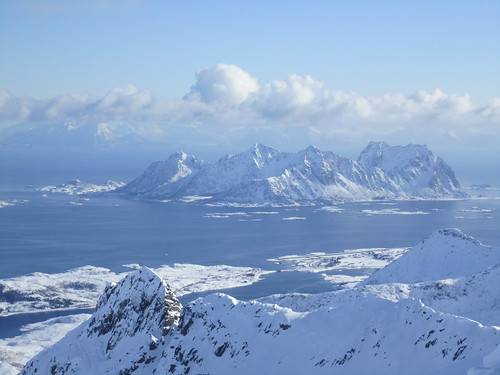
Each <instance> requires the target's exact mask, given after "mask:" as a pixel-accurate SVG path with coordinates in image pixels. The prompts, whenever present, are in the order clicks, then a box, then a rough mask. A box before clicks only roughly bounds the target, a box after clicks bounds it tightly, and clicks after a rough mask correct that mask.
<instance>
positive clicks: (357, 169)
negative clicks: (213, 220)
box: [115, 142, 466, 204]
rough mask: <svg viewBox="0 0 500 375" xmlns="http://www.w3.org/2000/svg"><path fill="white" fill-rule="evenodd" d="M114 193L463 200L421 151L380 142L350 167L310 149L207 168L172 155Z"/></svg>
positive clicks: (262, 150)
mask: <svg viewBox="0 0 500 375" xmlns="http://www.w3.org/2000/svg"><path fill="white" fill-rule="evenodd" d="M115 192H116V193H118V194H122V195H126V196H134V197H140V198H147V199H182V198H183V197H185V196H204V197H210V199H211V201H212V202H213V201H216V202H236V203H258V204H266V203H283V204H291V203H297V202H299V203H301V202H313V201H345V200H370V199H410V198H424V199H426V198H427V199H428V198H459V197H465V196H466V194H465V193H464V192H463V191H462V189H461V188H460V185H459V183H458V181H457V180H456V178H455V175H454V173H453V171H452V169H451V168H450V167H449V166H448V165H447V164H446V163H445V162H444V161H443V160H442V159H441V158H439V157H434V155H433V154H432V152H431V151H430V150H429V149H428V148H427V147H426V146H421V145H408V146H404V147H403V146H389V145H388V144H387V143H385V142H371V143H370V144H369V145H368V146H367V147H366V148H365V149H364V150H363V152H362V153H361V155H360V157H359V158H358V160H357V161H354V160H350V159H347V158H344V157H341V156H339V155H336V154H334V153H332V152H324V151H320V150H319V149H317V148H315V147H312V146H310V147H308V148H306V149H305V150H302V151H299V152H297V153H286V152H280V151H278V150H276V149H273V148H271V147H267V146H263V145H259V144H257V145H255V146H254V147H252V148H251V149H249V150H247V151H246V152H243V153H240V154H237V155H228V156H226V157H224V158H222V159H220V160H219V161H218V162H217V163H213V164H206V163H203V162H202V161H200V160H199V159H198V158H196V157H195V156H191V157H188V156H187V155H186V154H184V153H176V154H173V155H172V156H171V157H170V158H169V159H168V160H167V161H165V162H156V163H153V164H152V165H151V166H150V167H149V168H148V169H147V170H146V171H145V172H144V173H143V174H142V175H141V176H139V177H138V178H137V179H136V180H134V181H132V182H131V183H130V184H128V185H126V186H124V187H122V188H119V189H117V190H116V191H115Z"/></svg>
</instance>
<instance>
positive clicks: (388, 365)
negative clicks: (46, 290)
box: [21, 230, 500, 375]
mask: <svg viewBox="0 0 500 375" xmlns="http://www.w3.org/2000/svg"><path fill="white" fill-rule="evenodd" d="M433 246H436V247H435V248H434V251H435V252H436V255H435V256H434V257H432V258H430V255H429V252H432V247H433ZM471 253H474V254H475V257H476V258H477V259H476V260H475V261H474V264H473V265H472V266H471V268H469V263H470V261H471V258H470V254H471ZM406 254H413V255H411V256H410V255H406ZM406 254H405V255H403V256H401V257H400V258H398V259H397V260H395V261H394V262H393V264H394V265H397V263H398V262H399V264H400V267H406V266H407V264H406V263H405V262H406V261H405V260H404V257H410V258H411V260H412V261H414V262H416V264H417V265H418V264H426V263H427V262H428V261H429V259H434V260H436V261H437V260H438V259H445V260H446V261H447V263H446V264H443V263H441V264H440V267H438V266H437V265H434V269H438V268H441V269H442V270H444V272H442V273H439V272H431V273H427V274H424V275H423V276H422V277H421V278H424V277H448V276H449V275H448V274H447V271H446V270H445V269H446V267H447V265H448V266H450V267H451V269H452V271H451V274H450V275H452V276H453V277H455V279H446V280H431V279H427V280H425V281H423V282H420V283H415V284H404V283H402V282H401V281H399V282H398V281H397V280H399V276H397V277H392V278H390V280H389V279H388V282H389V283H388V284H375V283H374V282H373V283H371V284H370V283H367V285H363V286H361V287H358V288H354V289H346V290H341V291H336V292H329V293H323V294H321V295H305V294H291V295H277V296H269V297H265V298H261V299H260V300H253V301H247V302H243V301H238V300H236V299H234V298H232V297H230V296H227V295H224V294H220V293H218V294H211V295H209V296H206V297H203V298H199V299H197V300H195V301H193V302H191V303H189V304H188V305H186V306H184V307H183V308H182V310H181V306H180V303H179V302H178V301H177V299H176V298H175V296H174V295H173V293H172V290H171V289H170V288H169V287H168V286H167V285H166V284H165V282H164V281H163V280H162V279H161V278H160V277H159V276H157V274H156V273H154V272H153V271H151V270H149V269H146V268H141V269H139V270H137V271H135V272H133V273H131V274H129V275H127V276H126V277H125V278H124V279H122V281H120V282H119V283H118V284H113V285H111V286H110V287H108V288H107V289H106V290H105V292H104V294H103V296H102V297H101V299H100V301H99V303H98V306H97V309H96V311H95V313H94V314H93V315H92V317H91V318H90V319H89V320H88V321H86V322H85V323H83V324H82V325H81V326H79V327H78V328H76V329H75V330H74V331H72V332H70V333H69V334H68V335H66V336H65V337H64V338H63V339H62V340H61V341H59V342H58V343H56V344H55V345H54V346H52V347H50V348H48V349H47V350H45V351H43V352H41V353H40V354H38V355H37V356H36V357H34V358H33V359H32V360H31V361H30V362H28V363H27V364H26V366H25V367H24V369H23V371H22V372H21V374H23V375H28V374H59V375H61V374H90V373H96V374H97V373H98V374H153V373H154V374H218V375H219V374H222V375H223V374H235V373H238V374H240V373H244V374H331V373H342V374H360V373H371V374H402V373H404V374H466V373H467V374H494V373H498V371H500V328H499V326H500V324H499V323H500V321H499V320H498V314H497V313H496V310H495V311H487V312H488V313H489V314H488V319H486V320H485V321H481V322H482V323H487V324H480V323H479V322H477V321H474V320H471V319H468V317H470V316H471V314H472V316H473V315H474V313H475V312H477V311H479V310H480V309H484V308H485V307H486V306H488V305H489V304H492V303H493V304H494V306H496V308H497V309H498V292H499V290H498V285H500V279H499V277H500V272H498V271H499V269H500V268H499V263H498V248H493V247H487V246H484V245H481V244H480V243H479V242H478V241H477V240H475V239H473V238H471V237H468V236H466V235H464V234H463V233H461V232H459V231H458V230H442V231H437V232H435V233H433V234H432V235H431V236H430V237H429V238H428V239H426V240H424V242H423V243H422V244H419V245H417V246H415V247H414V248H412V249H410V250H408V252H407V253H406ZM389 267H390V265H389V266H387V268H389ZM392 268H393V267H392ZM419 271H420V268H416V269H415V270H413V269H411V266H410V268H409V269H408V272H409V274H410V279H412V276H411V274H412V273H414V274H417V273H418V272H419ZM380 272H382V271H380ZM379 276H380V275H379ZM421 278H420V279H421ZM413 279H414V278H413ZM372 281H373V280H372ZM381 281H382V280H381ZM487 288H488V290H487ZM495 296H496V297H495ZM495 299H496V302H495V301H494V300H495ZM495 303H496V305H495ZM458 313H464V316H466V317H467V318H465V317H461V316H458ZM489 324H493V325H489Z"/></svg>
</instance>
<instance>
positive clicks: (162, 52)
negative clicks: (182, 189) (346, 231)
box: [0, 0, 500, 165]
mask: <svg viewBox="0 0 500 375" xmlns="http://www.w3.org/2000/svg"><path fill="white" fill-rule="evenodd" d="M498 40H500V1H498V0H496V1H488V0H484V1H326V0H324V1H320V0H312V1H307V2H306V1H276V0H275V1H273V0H269V1H259V0H257V1H246V0H241V1H224V0H213V1H189V0H184V1H154V0H152V1H140V0H129V1H126V0H122V1H118V0H87V1H80V0H74V1H63V0H16V1H14V0H3V1H2V2H1V3H0V48H1V53H0V129H2V128H3V129H5V128H8V127H11V128H12V126H16V125H17V126H21V125H23V124H24V125H26V124H29V125H30V126H31V125H41V124H43V125H47V124H57V123H66V124H68V123H70V124H71V128H72V129H73V128H75V127H78V126H83V125H89V124H94V125H95V124H100V125H99V126H100V127H101V129H103V128H104V127H107V128H106V129H108V130H109V131H115V132H120V131H121V132H125V131H128V130H127V129H130V128H131V127H134V129H135V130H134V131H138V132H140V133H141V135H144V136H146V137H147V136H149V137H156V138H158V139H159V138H161V137H163V138H168V139H169V141H170V144H173V145H174V146H175V145H176V144H178V145H179V146H183V145H202V144H203V143H204V142H205V143H207V144H210V145H212V146H217V147H219V148H220V147H222V148H231V147H233V148H236V147H239V148H240V149H241V147H246V146H248V144H250V142H254V141H258V142H262V143H267V144H271V145H274V146H276V147H278V148H281V149H287V148H288V149H290V150H296V149H298V148H301V147H305V146H307V144H315V145H317V146H319V147H321V148H323V149H330V150H333V151H337V152H339V153H341V154H342V153H344V154H345V153H346V152H347V153H349V150H355V153H358V152H359V151H360V149H361V148H362V146H363V145H364V144H366V143H367V142H368V141H370V140H386V141H388V142H390V143H393V144H406V143H425V144H428V145H429V146H430V147H431V148H434V149H435V151H436V153H438V154H441V155H443V156H445V157H447V158H449V159H452V160H460V158H461V156H462V155H463V152H464V151H468V152H470V153H474V155H476V159H477V160H476V164H480V163H484V162H485V161H489V162H491V161H492V160H493V161H494V163H496V165H498V164H499V163H500V150H499V147H498V144H500V131H499V129H500V43H499V42H498ZM139 128H140V129H139ZM137 129H139V130H137ZM174 146H172V147H174ZM228 151H234V150H228ZM353 155H354V151H352V154H350V155H346V156H353ZM469 164H470V163H469ZM472 164H473V163H472Z"/></svg>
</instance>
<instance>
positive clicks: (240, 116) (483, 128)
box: [0, 64, 500, 143]
mask: <svg viewBox="0 0 500 375" xmlns="http://www.w3.org/2000/svg"><path fill="white" fill-rule="evenodd" d="M195 77H196V80H195V82H194V84H193V85H192V86H191V88H190V91H189V92H188V93H186V95H185V96H184V97H183V98H180V99H162V98H156V97H154V96H153V95H151V93H150V92H149V91H148V90H147V89H140V88H138V87H136V86H134V85H128V86H126V87H123V88H114V89H111V90H109V92H108V93H106V95H104V96H103V97H92V96H88V95H79V94H65V95H61V96H59V97H56V98H53V99H50V100H39V99H35V98H30V97H21V96H14V95H12V94H10V93H9V92H7V91H5V90H0V127H1V128H4V129H5V128H9V127H11V128H12V129H13V128H14V127H16V126H17V127H19V126H26V124H29V126H37V125H46V124H52V125H53V124H63V123H64V124H71V126H72V127H73V128H77V127H82V126H87V125H96V124H108V126H112V127H113V128H118V127H120V126H127V127H128V128H130V127H135V128H136V129H142V132H143V133H144V134H154V136H155V137H158V134H160V133H161V132H163V133H164V134H165V136H168V137H170V139H174V138H175V137H178V138H182V137H184V138H185V139H188V138H189V137H190V136H193V135H194V134H199V135H200V138H203V136H204V135H209V136H210V137H211V138H212V139H215V140H219V141H221V140H226V141H230V140H231V139H233V140H236V139H238V138H241V137H244V136H247V135H248V134H253V136H254V138H259V137H260V136H263V135H266V134H267V135H269V134H273V136H274V137H275V138H276V137H278V138H280V137H281V138H282V140H283V142H293V139H295V140H296V143H300V141H299V140H305V139H307V140H305V141H306V142H308V141H310V142H314V141H315V140H321V141H322V142H326V140H329V139H330V140H331V139H335V138H338V137H343V138H344V139H347V138H350V139H356V137H358V138H363V140H364V139H369V138H374V139H381V138H385V139H387V137H389V138H390V136H399V137H400V138H401V139H403V138H405V137H406V138H408V139H411V137H412V136H413V137H416V138H418V141H421V140H420V139H425V136H426V135H427V136H430V135H431V134H444V135H446V136H447V137H451V138H455V139H459V138H467V137H469V136H470V135H473V136H477V135H484V136H486V137H490V138H491V137H496V138H498V137H499V135H500V132H499V130H500V98H492V100H491V101H490V102H489V103H486V104H484V105H476V104H474V103H473V102H472V100H471V98H470V97H469V95H468V94H467V93H464V94H456V93H445V92H443V91H441V90H440V89H439V88H436V89H433V90H422V91H419V92H416V93H412V94H409V95H405V94H403V93H387V94H384V95H380V96H370V95H363V94H361V93H357V92H348V91H332V90H328V89H325V88H324V83H323V82H321V81H318V80H316V79H314V78H312V77H310V76H305V77H302V76H298V75H295V74H292V75H289V76H288V77H286V78H285V79H281V80H274V81H272V82H268V83H260V82H259V81H258V79H257V78H255V77H252V76H251V75H250V74H249V73H248V72H245V71H244V70H242V69H241V68H239V67H237V66H235V65H229V64H218V65H216V66H214V67H208V68H204V69H201V70H199V71H198V72H197V73H196V75H195ZM151 129H153V130H154V131H151ZM183 132H185V134H184V135H182V134H183ZM304 137H305V138H304ZM257 140H258V139H257ZM262 141H266V140H262ZM320 143H321V142H320Z"/></svg>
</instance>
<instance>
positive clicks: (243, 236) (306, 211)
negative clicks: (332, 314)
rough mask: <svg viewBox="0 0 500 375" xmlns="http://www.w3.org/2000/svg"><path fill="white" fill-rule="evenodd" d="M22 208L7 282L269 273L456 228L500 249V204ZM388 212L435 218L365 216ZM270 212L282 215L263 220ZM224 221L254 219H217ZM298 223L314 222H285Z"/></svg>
mask: <svg viewBox="0 0 500 375" xmlns="http://www.w3.org/2000/svg"><path fill="white" fill-rule="evenodd" d="M13 199H17V200H29V202H26V203H17V204H16V205H15V206H11V207H5V208H2V209H0V259H1V261H0V279H4V278H8V277H13V276H19V275H24V274H27V273H31V272H47V273H54V272H62V271H65V270H68V269H70V268H74V267H78V266H82V265H87V264H90V265H94V266H103V267H107V268H110V269H112V270H115V271H118V270H123V269H122V268H121V265H123V264H127V263H139V264H141V265H147V266H151V267H156V266H159V265H162V264H172V263H196V264H202V265H216V264H227V265H234V266H252V267H261V268H265V269H269V268H270V267H271V266H272V264H271V263H270V262H268V261H267V259H268V258H271V257H279V256H283V255H290V254H305V253H309V252H312V251H325V252H338V251H342V250H345V249H356V248H366V247H400V246H412V245H414V244H416V243H418V242H419V241H421V240H422V239H423V238H424V237H425V236H427V235H428V234H429V233H430V232H432V231H433V230H436V229H440V228H447V227H456V228H459V229H461V230H462V231H463V232H465V233H466V234H469V235H471V236H474V237H476V238H477V239H479V240H480V241H482V242H483V243H486V244H494V243H499V242H500V230H499V228H500V215H499V209H500V200H490V199H488V200H463V201H409V202H373V203H372V202H370V203H348V204H343V205H340V206H339V207H341V208H343V209H344V210H345V211H343V212H342V213H331V212H325V211H318V210H317V208H318V207H299V208H292V209H290V208H227V207H206V206H196V205H188V204H178V203H161V202H146V201H132V200H124V199H117V198H105V197H99V198H97V197H96V198H91V199H90V200H89V201H82V202H78V200H79V198H78V197H76V196H65V195H52V194H49V197H48V198H43V197H42V194H41V193H39V192H33V191H30V190H29V189H23V190H21V191H14V192H5V191H4V192H2V195H1V197H0V200H4V201H11V200H13ZM69 202H78V203H82V204H83V205H81V206H74V205H71V204H68V203H69ZM384 209H399V210H400V211H407V212H416V211H423V212H428V213H429V214H427V215H371V216H369V215H367V214H365V213H363V210H374V211H378V210H384ZM481 210H493V211H481ZM265 211H272V212H278V214H262V213H259V212H265ZM218 213H223V214H225V213H232V214H235V213H245V214H246V215H248V216H243V215H234V216H230V217H229V218H213V217H207V215H208V216H210V215H213V214H218ZM288 217H303V218H305V220H283V218H288ZM253 219H259V220H260V221H251V220H253ZM242 220H247V221H242Z"/></svg>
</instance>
